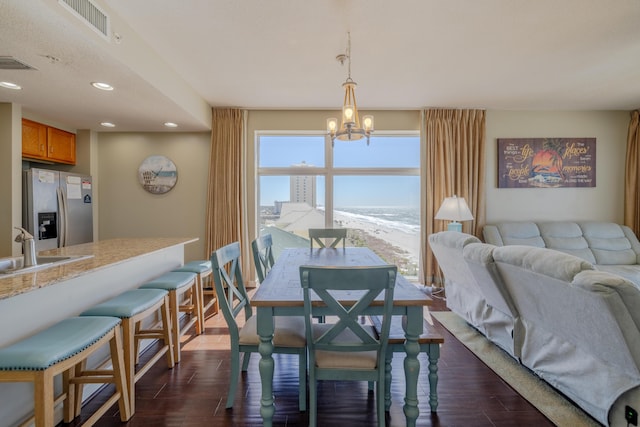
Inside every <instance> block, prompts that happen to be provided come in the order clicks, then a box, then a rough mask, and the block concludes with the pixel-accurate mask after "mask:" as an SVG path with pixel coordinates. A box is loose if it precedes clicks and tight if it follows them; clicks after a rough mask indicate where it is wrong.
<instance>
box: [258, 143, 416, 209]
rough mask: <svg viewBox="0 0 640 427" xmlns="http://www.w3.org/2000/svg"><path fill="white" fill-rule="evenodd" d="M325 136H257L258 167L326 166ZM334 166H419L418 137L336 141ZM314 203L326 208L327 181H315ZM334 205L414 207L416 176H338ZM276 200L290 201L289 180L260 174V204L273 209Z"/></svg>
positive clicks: (382, 172) (382, 174)
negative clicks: (258, 141) (316, 199)
mask: <svg viewBox="0 0 640 427" xmlns="http://www.w3.org/2000/svg"><path fill="white" fill-rule="evenodd" d="M324 144H325V137H324V136H321V135H320V136H319V135H296V136H273V135H267V136H265V135H261V136H260V143H259V153H258V158H259V160H258V162H259V167H261V168H268V167H289V166H291V165H296V164H301V163H303V162H304V163H306V164H307V165H310V166H315V167H324V166H325V165H327V166H328V165H329V163H330V162H331V159H325V158H324V152H325V149H324ZM332 155H333V162H334V168H336V172H339V170H340V168H363V167H366V168H385V167H386V168H419V166H420V140H419V136H418V135H415V136H413V135H412V136H393V137H392V136H381V137H372V138H371V143H370V145H369V146H367V145H366V142H365V140H361V141H356V142H344V141H338V140H336V141H335V146H334V148H333V150H332ZM316 183H317V197H318V205H320V206H322V205H324V202H323V198H324V193H325V179H324V177H323V176H319V177H318V178H317V182H316ZM334 187H335V188H334V196H335V201H334V206H335V207H336V208H337V207H347V206H418V205H419V202H420V197H419V194H420V177H419V176H418V175H415V176H389V175H384V170H381V173H380V175H379V176H377V175H376V176H337V177H336V178H335V184H334ZM275 200H279V201H286V200H289V177H288V176H264V177H261V179H260V205H261V206H271V205H273V202H274V201H275Z"/></svg>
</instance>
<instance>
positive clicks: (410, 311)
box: [403, 306, 423, 427]
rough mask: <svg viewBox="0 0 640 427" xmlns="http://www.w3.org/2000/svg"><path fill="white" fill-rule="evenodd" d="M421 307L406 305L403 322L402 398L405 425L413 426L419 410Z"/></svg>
mask: <svg viewBox="0 0 640 427" xmlns="http://www.w3.org/2000/svg"><path fill="white" fill-rule="evenodd" d="M422 322H423V321H422V307H420V306H416V307H408V308H407V321H406V323H405V322H403V326H404V328H405V330H404V332H405V343H404V350H405V352H406V353H407V356H406V357H405V359H404V376H405V380H406V390H405V398H404V408H403V410H404V415H405V418H406V420H407V427H415V425H416V420H417V419H418V415H420V410H419V409H418V375H419V374H420V361H419V360H418V354H419V353H420V344H419V342H418V338H419V337H420V335H421V334H422Z"/></svg>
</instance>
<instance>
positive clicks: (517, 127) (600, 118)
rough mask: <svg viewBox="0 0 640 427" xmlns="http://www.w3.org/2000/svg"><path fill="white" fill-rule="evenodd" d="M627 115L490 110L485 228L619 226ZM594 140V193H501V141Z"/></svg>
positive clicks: (537, 190)
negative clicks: (546, 223) (540, 223)
mask: <svg viewBox="0 0 640 427" xmlns="http://www.w3.org/2000/svg"><path fill="white" fill-rule="evenodd" d="M629 118H630V115H629V112H627V111H488V112H487V141H486V143H487V150H486V165H487V169H486V172H487V174H486V184H487V185H486V188H487V193H486V197H487V198H486V200H487V223H489V224H490V223H492V222H496V221H503V220H527V219H531V220H564V219H566V220H603V221H613V222H618V223H621V222H622V220H623V206H624V164H625V155H626V145H627V128H628V126H629ZM544 137H549V138H553V137H595V138H596V187H595V188H526V189H515V188H500V189H499V188H497V162H498V158H497V138H544Z"/></svg>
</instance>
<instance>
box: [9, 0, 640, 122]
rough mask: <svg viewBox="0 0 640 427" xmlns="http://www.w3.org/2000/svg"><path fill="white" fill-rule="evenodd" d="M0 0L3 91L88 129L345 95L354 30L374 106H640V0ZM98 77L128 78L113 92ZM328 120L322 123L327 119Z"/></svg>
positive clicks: (116, 81) (329, 102)
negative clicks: (100, 30) (87, 11)
mask: <svg viewBox="0 0 640 427" xmlns="http://www.w3.org/2000/svg"><path fill="white" fill-rule="evenodd" d="M91 1H93V3H94V4H96V5H97V6H98V7H99V8H100V9H101V10H102V11H103V12H104V13H106V15H108V16H109V18H110V23H111V28H110V34H109V38H108V39H106V38H103V37H102V36H100V35H98V34H97V33H96V32H95V31H93V30H92V29H91V28H89V27H88V26H87V25H86V24H85V23H84V22H82V20H81V19H79V18H78V17H76V16H75V15H73V14H72V13H70V12H69V11H68V10H67V9H66V8H64V7H63V6H61V5H60V4H59V2H58V0H0V56H11V57H14V58H16V59H18V60H20V61H22V62H25V63H27V64H29V65H31V66H33V67H34V68H36V70H29V71H24V70H0V81H11V82H14V83H18V84H20V85H21V86H22V87H23V90H21V91H12V90H8V89H3V88H0V102H13V103H17V104H20V105H22V108H23V111H24V112H25V114H26V115H31V116H36V117H40V118H42V119H43V120H50V121H53V122H57V123H62V124H64V125H65V126H67V127H70V128H75V129H93V130H98V131H106V129H104V128H102V127H101V126H100V125H99V123H100V122H102V121H110V122H113V123H115V124H116V125H117V127H116V128H114V129H113V130H114V131H166V128H165V127H164V126H163V125H162V123H164V122H165V121H173V122H176V123H178V124H179V128H178V129H177V130H178V131H201V130H207V129H209V127H210V123H209V121H210V118H209V117H210V107H211V106H231V107H241V108H248V109H331V110H337V109H339V107H340V105H341V102H342V97H343V92H342V88H341V84H342V82H343V81H344V80H345V78H346V76H347V67H346V64H345V65H344V66H343V65H340V63H339V62H338V61H336V59H335V57H336V55H338V54H340V53H343V52H345V50H346V46H347V32H349V31H350V32H351V43H352V67H351V75H352V77H353V79H354V80H355V81H356V82H357V83H358V90H357V100H358V105H359V107H360V109H361V110H367V109H419V108H424V107H454V108H483V109H508V110H538V109H544V110H555V109H558V110H567V109H571V110H632V109H635V108H638V107H640V0H607V1H605V0H536V1H531V0H393V1H392V0H268V1H267V0H187V1H176V0H173V1H169V0H147V1H143V0H91ZM92 81H105V82H109V83H111V84H113V85H114V86H115V88H116V89H115V90H114V91H112V92H100V91H97V90H95V89H93V88H92V87H91V86H90V82H92ZM322 126H323V124H319V128H322Z"/></svg>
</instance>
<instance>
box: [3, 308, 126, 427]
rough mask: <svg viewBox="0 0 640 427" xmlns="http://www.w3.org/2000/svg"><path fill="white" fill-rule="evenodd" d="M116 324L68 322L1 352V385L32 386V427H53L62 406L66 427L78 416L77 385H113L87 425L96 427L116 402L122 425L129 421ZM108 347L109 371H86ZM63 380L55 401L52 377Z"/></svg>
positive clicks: (114, 320) (104, 319) (87, 319)
mask: <svg viewBox="0 0 640 427" xmlns="http://www.w3.org/2000/svg"><path fill="white" fill-rule="evenodd" d="M120 322H121V321H120V319H118V318H116V317H72V318H69V319H65V320H62V321H60V322H58V323H56V324H54V325H53V326H50V327H49V328H47V329H45V330H43V331H41V332H38V333H36V334H35V335H32V336H30V337H27V338H25V339H23V340H21V341H18V342H16V343H14V344H12V345H10V346H8V347H5V348H2V349H0V382H32V383H33V384H34V396H33V397H34V406H35V411H34V412H35V413H34V421H35V426H36V427H53V426H54V425H55V420H54V408H55V405H56V404H58V403H60V402H61V401H64V405H63V406H64V410H63V418H64V422H66V423H69V422H71V421H73V419H74V418H76V417H77V416H78V415H80V406H81V404H82V394H81V393H79V392H78V388H77V386H78V385H79V384H86V383H96V384H114V385H115V389H116V390H115V393H114V394H113V395H112V396H111V398H110V399H108V400H107V401H105V402H104V403H103V404H102V405H101V406H100V407H99V408H98V409H97V410H96V411H95V412H94V413H93V414H92V416H91V417H90V418H89V419H88V420H87V421H86V422H85V424H86V425H92V424H94V423H95V422H96V421H97V420H98V419H99V418H100V417H101V416H102V415H104V413H105V412H106V411H107V410H108V409H109V408H110V407H111V406H112V405H113V404H114V403H116V402H118V404H119V409H120V420H121V421H123V422H125V421H128V420H129V419H130V418H131V416H132V415H133V414H132V412H131V410H130V408H129V397H128V392H127V386H126V383H125V376H124V359H123V354H122V338H121V335H120ZM106 344H109V348H110V354H111V363H112V365H113V367H112V368H111V369H109V370H96V369H93V370H86V369H85V365H86V360H87V358H88V357H89V356H90V355H91V354H93V353H94V352H95V351H96V350H98V349H100V348H101V347H102V346H103V345H106ZM58 374H63V393H62V395H60V396H57V397H56V396H54V384H53V381H54V377H55V376H56V375H58Z"/></svg>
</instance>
